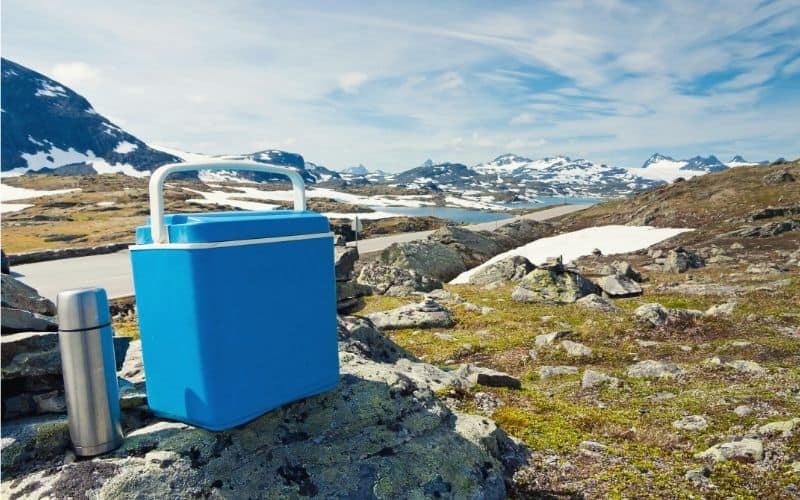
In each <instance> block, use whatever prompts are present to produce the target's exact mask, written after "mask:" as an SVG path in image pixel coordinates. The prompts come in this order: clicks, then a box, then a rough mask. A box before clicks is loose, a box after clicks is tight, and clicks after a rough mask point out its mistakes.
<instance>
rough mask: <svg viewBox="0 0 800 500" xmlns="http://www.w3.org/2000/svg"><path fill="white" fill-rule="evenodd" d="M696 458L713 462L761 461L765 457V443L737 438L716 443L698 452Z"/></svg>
mask: <svg viewBox="0 0 800 500" xmlns="http://www.w3.org/2000/svg"><path fill="white" fill-rule="evenodd" d="M695 458H702V459H708V460H711V461H713V462H724V461H726V460H737V461H739V462H760V461H761V460H762V459H763V458H764V445H763V443H762V442H761V441H760V440H758V439H752V438H742V439H735V440H733V441H727V442H725V443H720V444H717V445H714V446H712V447H711V448H709V449H707V450H706V451H704V452H701V453H697V454H695Z"/></svg>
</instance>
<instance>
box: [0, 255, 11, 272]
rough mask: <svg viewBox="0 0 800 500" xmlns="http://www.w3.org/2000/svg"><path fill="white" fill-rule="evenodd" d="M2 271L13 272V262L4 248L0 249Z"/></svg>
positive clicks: (0, 270) (0, 269)
mask: <svg viewBox="0 0 800 500" xmlns="http://www.w3.org/2000/svg"><path fill="white" fill-rule="evenodd" d="M0 273H3V274H11V263H10V262H9V261H8V256H7V255H6V252H5V251H3V250H0Z"/></svg>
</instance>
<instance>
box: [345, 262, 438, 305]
mask: <svg viewBox="0 0 800 500" xmlns="http://www.w3.org/2000/svg"><path fill="white" fill-rule="evenodd" d="M358 282H359V283H364V284H366V285H369V286H371V287H372V289H373V291H374V292H375V293H376V294H377V295H390V296H393V297H404V296H406V295H411V294H413V293H415V292H430V291H433V290H435V289H437V288H442V282H441V281H439V280H438V279H436V278H431V277H429V276H426V275H424V274H420V273H418V272H417V271H415V270H413V269H405V268H402V267H394V266H387V265H385V264H381V263H379V262H370V263H368V264H366V265H365V266H364V267H363V268H361V273H360V274H359V275H358Z"/></svg>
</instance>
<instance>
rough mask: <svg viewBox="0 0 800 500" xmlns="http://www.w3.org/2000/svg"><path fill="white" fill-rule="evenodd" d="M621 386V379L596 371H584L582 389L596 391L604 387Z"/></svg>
mask: <svg viewBox="0 0 800 500" xmlns="http://www.w3.org/2000/svg"><path fill="white" fill-rule="evenodd" d="M621 384H622V381H621V380H620V379H618V378H616V377H612V376H610V375H606V374H605V373H602V372H598V371H595V370H584V372H583V378H582V379H581V387H582V388H584V389H595V388H597V387H601V386H604V385H607V386H609V387H619V386H620V385H621Z"/></svg>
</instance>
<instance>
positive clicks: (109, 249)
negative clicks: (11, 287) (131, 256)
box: [8, 241, 133, 266]
mask: <svg viewBox="0 0 800 500" xmlns="http://www.w3.org/2000/svg"><path fill="white" fill-rule="evenodd" d="M131 245H133V242H132V241H131V242H128V243H109V244H107V245H95V246H92V247H77V248H55V249H52V250H37V251H35V252H25V253H16V254H11V255H9V256H8V261H9V263H10V264H11V265H12V266H17V265H20V264H32V263H34V262H44V261H47V260H58V259H72V258H74V257H86V256H89V255H102V254H107V253H114V252H119V251H120V250H125V249H127V248H128V247H129V246H131Z"/></svg>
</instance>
